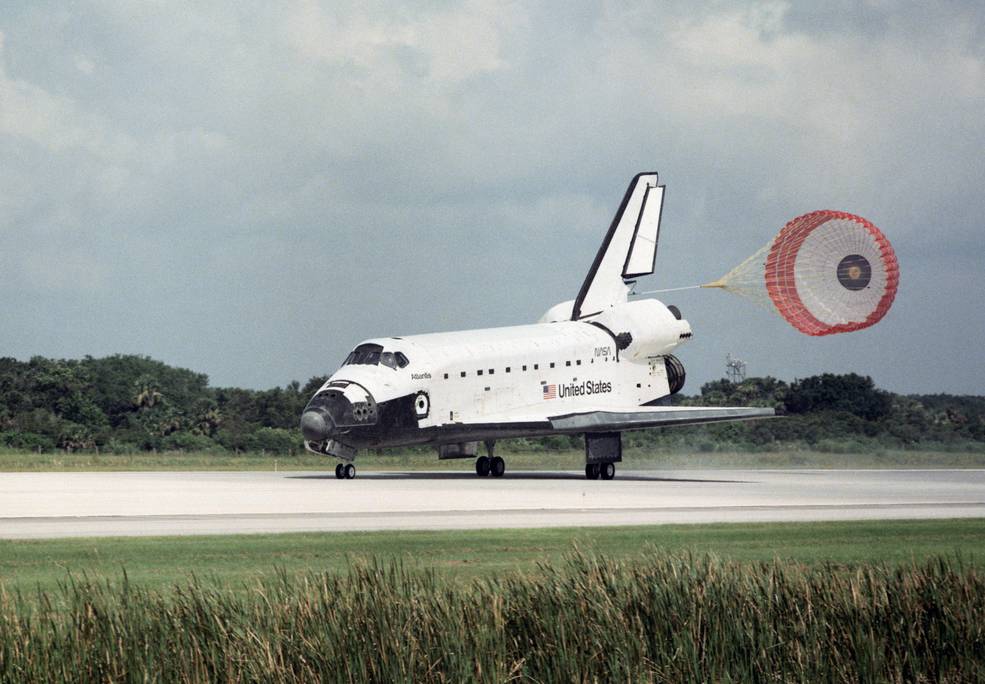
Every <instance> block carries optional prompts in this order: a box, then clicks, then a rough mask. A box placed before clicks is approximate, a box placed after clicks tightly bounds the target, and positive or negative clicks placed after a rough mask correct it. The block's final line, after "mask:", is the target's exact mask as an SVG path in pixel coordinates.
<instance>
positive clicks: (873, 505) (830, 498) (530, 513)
mask: <svg viewBox="0 0 985 684" xmlns="http://www.w3.org/2000/svg"><path fill="white" fill-rule="evenodd" d="M969 517H980V518H985V470H980V469H979V470H680V471H638V472H633V471H622V470H620V472H619V473H618V474H617V476H616V479H615V480H613V481H610V482H605V481H588V480H585V479H584V476H583V474H581V473H573V472H570V473H558V472H551V473H543V472H516V473H510V472H508V473H507V474H506V476H505V477H503V478H492V477H486V478H479V477H476V476H475V475H474V474H471V473H465V472H414V473H360V474H359V476H358V477H357V478H356V479H355V480H336V479H335V476H334V474H329V473H325V474H317V473H309V472H305V473H300V472H297V473H272V472H152V473H151V472H121V473H0V538H5V539H32V538H35V539H36V538H56V537H95V536H148V535H194V534H247V533H273V532H310V531H331V532H346V531H356V530H411V529H422V530H436V529H478V528H493V527H498V528H504V527H565V526H572V527H575V526H601V525H642V524H659V523H706V522H757V521H762V522H767V521H820V520H862V519H905V518H969ZM983 524H985V520H983Z"/></svg>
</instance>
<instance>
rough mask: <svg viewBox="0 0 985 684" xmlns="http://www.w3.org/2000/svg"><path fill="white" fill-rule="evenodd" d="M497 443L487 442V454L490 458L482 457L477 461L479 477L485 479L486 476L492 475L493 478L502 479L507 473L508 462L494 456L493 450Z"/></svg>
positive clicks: (476, 472) (476, 471) (476, 469)
mask: <svg viewBox="0 0 985 684" xmlns="http://www.w3.org/2000/svg"><path fill="white" fill-rule="evenodd" d="M495 445H496V443H495V442H493V441H491V440H490V441H487V442H486V452H488V454H489V455H488V456H480V457H479V458H477V459H475V474H476V475H478V476H479V477H485V476H486V475H492V476H493V477H502V476H503V473H505V472H506V461H504V460H503V459H502V458H500V457H499V456H493V448H494V447H495Z"/></svg>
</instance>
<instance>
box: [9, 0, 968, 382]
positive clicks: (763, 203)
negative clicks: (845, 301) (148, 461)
mask: <svg viewBox="0 0 985 684" xmlns="http://www.w3.org/2000/svg"><path fill="white" fill-rule="evenodd" d="M566 7H567V10H566V11H565V12H564V13H563V14H560V15H559V14H558V13H557V9H556V8H557V6H556V5H550V6H548V5H547V4H544V5H539V4H537V3H509V2H491V1H490V2H479V1H476V2H465V3H456V4H450V3H440V4H427V3H424V4H419V5H416V6H415V7H412V8H406V7H405V8H402V9H400V10H394V9H393V8H392V6H391V5H389V4H383V3H377V4H374V3H350V4H347V5H346V4H337V3H332V4H331V5H329V4H328V3H321V4H319V3H316V2H314V1H303V2H297V3H293V4H289V5H286V6H284V7H280V8H273V7H271V6H270V5H269V4H264V3H256V4H250V3H228V4H220V3H208V4H207V5H202V4H201V3H192V2H186V3H143V4H141V5H139V6H133V5H132V4H130V3H117V2H108V1H96V0H93V1H91V2H83V3H79V4H77V5H72V6H71V9H66V8H65V7H64V6H63V5H62V4H60V3H47V4H46V3H25V4H23V5H19V6H18V5H16V4H15V5H13V6H10V5H7V6H5V8H4V9H2V10H0V155H2V158H3V160H4V163H3V164H2V165H0V234H2V235H3V247H2V251H0V291H2V292H3V294H4V296H3V303H2V304H0V317H2V320H3V321H4V325H3V326H2V328H0V350H2V353H3V354H9V355H15V356H20V357H25V356H29V355H31V354H35V353H41V354H48V355H59V356H62V355H64V356H78V355H81V354H86V353H91V354H106V353H113V352H118V351H119V352H138V353H146V354H149V355H152V356H155V357H158V358H162V359H164V360H166V361H168V362H171V363H178V364H182V365H186V366H189V367H192V368H195V369H199V370H202V371H205V372H208V373H209V374H210V375H211V376H212V378H213V381H214V382H217V383H219V384H240V385H248V386H269V385H273V384H282V383H284V382H286V381H287V380H289V379H291V378H301V379H305V378H307V377H308V376H310V375H314V374H317V373H325V372H328V371H331V370H333V369H334V367H335V365H336V364H337V363H338V361H339V360H340V359H341V358H342V357H343V356H344V354H345V352H346V351H347V349H348V348H349V347H351V346H352V345H353V344H354V343H356V342H357V341H359V340H360V339H362V338H365V337H368V336H371V335H379V334H401V333H404V334H409V333H413V332H425V331H429V330H435V329H454V328H464V327H473V326H485V325H505V324H513V323H522V322H527V321H530V320H535V319H536V318H537V317H538V316H539V315H540V313H541V312H542V311H544V310H546V309H547V308H548V307H549V306H550V305H551V304H553V303H555V302H557V301H560V300H563V299H569V298H571V297H572V296H573V295H574V293H575V292H576V291H577V289H578V286H579V285H580V283H581V279H582V277H583V275H584V272H585V271H586V270H587V267H588V265H589V263H590V262H591V259H592V257H593V255H594V252H595V250H596V248H597V246H598V243H599V241H600V240H601V237H602V235H603V233H604V231H605V229H606V227H607V225H608V221H609V220H610V218H611V213H612V212H613V211H614V209H615V207H616V204H617V203H618V200H619V198H620V197H621V193H622V191H623V190H624V188H625V184H626V183H627V182H628V180H629V178H630V176H631V175H632V174H633V173H635V172H636V171H639V170H644V169H657V170H659V171H660V172H661V174H662V176H663V179H664V181H665V182H666V183H667V184H668V194H667V205H666V209H665V213H664V228H663V231H662V232H663V235H662V244H661V248H660V255H659V259H658V272H657V275H655V276H654V277H652V278H649V279H647V281H646V282H644V283H641V286H644V287H645V288H646V289H650V288H656V287H672V286H677V285H689V284H692V283H696V282H700V281H702V280H706V279H710V278H712V277H715V276H717V275H720V273H721V272H724V271H725V270H727V269H728V268H729V267H730V266H731V265H733V264H734V263H736V262H738V261H740V260H741V259H742V258H743V257H744V256H746V255H747V254H748V253H751V252H752V251H753V250H755V249H756V248H758V247H759V246H760V245H761V244H763V243H765V242H766V241H767V240H769V238H770V237H771V236H772V235H773V234H774V233H775V232H776V230H778V229H779V228H780V226H782V225H783V223H784V222H785V221H787V220H788V219H790V218H792V217H793V216H795V215H797V214H800V213H804V212H806V211H810V210H813V209H818V208H838V209H845V210H848V211H853V212H856V213H860V214H862V215H863V216H866V217H868V218H870V219H871V220H873V221H874V222H875V223H876V224H877V225H880V226H881V227H882V228H883V229H884V230H885V232H886V233H887V234H888V235H889V237H890V239H891V240H892V241H893V243H894V245H895V247H896V249H897V252H898V254H899V257H900V261H901V265H902V269H903V278H902V283H901V288H900V294H899V298H898V300H897V303H896V305H895V307H894V309H893V311H892V312H891V313H890V314H889V316H888V317H887V318H886V320H885V321H883V322H882V323H881V324H880V325H878V326H876V327H875V328H872V329H870V330H867V331H864V332H860V333H854V334H850V335H842V336H837V337H834V338H830V339H820V340H819V339H811V338H806V337H804V336H802V335H800V334H799V333H796V332H795V331H793V330H792V329H790V328H789V327H787V326H786V324H785V323H784V322H783V321H782V320H781V319H779V318H778V317H777V316H775V315H773V314H770V313H768V312H766V311H763V310H761V309H759V308H757V307H754V306H752V305H749V304H746V303H744V302H742V301H740V300H736V299H734V298H729V297H728V296H727V295H724V294H721V293H717V292H683V293H677V294H675V295H674V301H675V302H676V303H678V304H679V305H681V306H682V308H684V310H685V313H686V314H687V315H688V317H689V319H690V320H691V322H692V325H693V326H694V327H695V330H696V333H697V334H696V338H695V341H694V343H693V344H692V345H691V346H690V347H689V348H687V350H686V351H685V352H684V353H683V354H682V356H683V357H684V359H685V361H686V363H687V364H688V369H689V373H690V377H691V380H690V381H689V385H688V387H689V390H690V391H694V390H696V388H697V387H698V385H699V384H700V382H702V381H705V380H707V379H710V378H713V377H717V376H719V375H720V374H721V370H722V365H723V359H724V355H725V353H726V351H732V352H734V353H736V354H737V355H739V356H742V357H744V358H746V359H747V361H749V364H750V370H751V371H752V372H754V373H756V374H767V373H769V374H773V375H778V376H781V377H791V376H796V375H800V376H803V375H807V374H810V373H814V372H819V371H824V370H832V371H847V370H855V371H859V372H863V373H868V374H871V375H873V376H874V377H875V378H876V380H877V381H878V382H880V383H881V384H883V385H886V386H889V387H892V388H894V389H899V390H904V391H955V392H980V391H981V387H982V384H983V381H985V353H983V352H982V351H981V348H980V345H979V344H978V341H977V338H978V336H979V335H980V334H981V330H982V329H985V316H983V313H982V307H981V304H980V298H981V292H982V288H981V285H980V284H979V274H980V272H981V264H982V254H983V250H982V247H981V239H982V237H981V236H982V219H981V217H982V216H983V215H985V193H982V191H981V187H980V185H981V179H982V162H981V158H980V157H981V150H982V149H983V148H985V121H983V119H982V117H981V112H982V111H985V55H983V48H982V45H983V44H985V41H983V40H982V37H983V35H985V33H983V25H985V17H983V15H985V12H983V10H982V9H981V7H980V6H979V5H978V4H977V3H968V4H958V3H956V4H947V5H940V6H936V7H935V8H934V10H933V13H932V16H930V15H928V12H929V11H930V10H929V9H926V8H922V7H917V6H910V5H905V6H897V5H896V4H893V3H867V4H862V5H856V4H854V3H851V4H846V5H845V6H833V5H825V6H824V7H822V8H819V7H818V6H816V4H814V3H802V4H787V3H782V2H770V3H750V4H747V5H736V4H731V3H729V4H719V3H710V4H707V5H702V6H698V7H696V6H695V5H694V4H693V3H666V4H662V5H660V6H658V7H653V6H651V4H650V3H640V4H628V3H584V4H575V3H571V4H569V5H566Z"/></svg>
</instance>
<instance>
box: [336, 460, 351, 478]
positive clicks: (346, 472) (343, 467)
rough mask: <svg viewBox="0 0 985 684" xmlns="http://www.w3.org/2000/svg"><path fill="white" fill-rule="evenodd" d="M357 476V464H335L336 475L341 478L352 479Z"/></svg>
mask: <svg viewBox="0 0 985 684" xmlns="http://www.w3.org/2000/svg"><path fill="white" fill-rule="evenodd" d="M355 476H356V466H354V465H352V464H351V463H339V464H338V465H337V466H335V477H337V478H338V479H340V480H351V479H352V478H354V477H355Z"/></svg>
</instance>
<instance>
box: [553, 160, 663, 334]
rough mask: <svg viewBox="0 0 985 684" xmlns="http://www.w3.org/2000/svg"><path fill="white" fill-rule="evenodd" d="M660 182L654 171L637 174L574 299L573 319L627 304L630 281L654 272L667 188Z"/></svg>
mask: <svg viewBox="0 0 985 684" xmlns="http://www.w3.org/2000/svg"><path fill="white" fill-rule="evenodd" d="M657 181H658V179H657V173H656V172H655V171H654V172H649V173H639V174H636V176H635V177H634V178H633V180H632V181H631V182H630V184H629V188H628V189H627V190H626V195H625V196H624V197H623V198H622V204H620V205H619V211H617V212H616V216H615V218H614V219H612V225H611V226H609V232H608V233H606V236H605V241H604V242H603V243H602V246H601V247H600V248H599V251H598V254H596V255H595V262H594V263H593V264H592V268H591V270H590V271H589V272H588V276H587V277H586V278H585V282H584V283H583V284H582V286H581V291H580V292H579V293H578V298H577V299H575V304H574V307H573V308H572V312H571V320H578V319H579V318H586V317H588V316H593V315H595V314H597V313H599V312H600V311H603V310H605V309H608V308H610V307H612V306H615V305H616V304H620V303H622V302H625V301H626V300H627V295H628V293H629V281H631V280H632V279H633V278H638V277H639V276H644V275H650V274H651V273H653V269H654V262H655V261H656V258H657V240H658V239H659V237H660V214H661V209H662V208H663V196H664V186H663V185H658V184H657Z"/></svg>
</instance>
